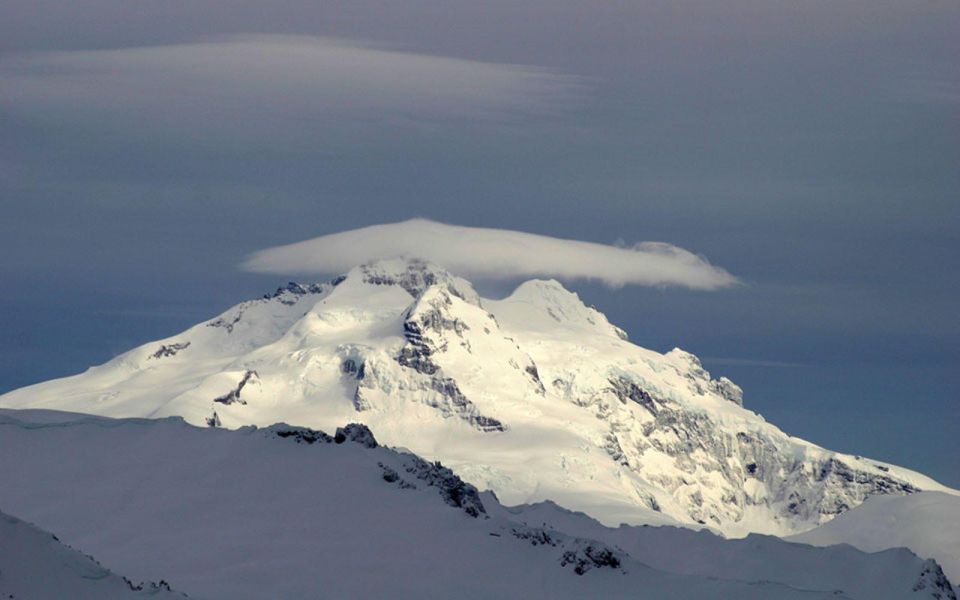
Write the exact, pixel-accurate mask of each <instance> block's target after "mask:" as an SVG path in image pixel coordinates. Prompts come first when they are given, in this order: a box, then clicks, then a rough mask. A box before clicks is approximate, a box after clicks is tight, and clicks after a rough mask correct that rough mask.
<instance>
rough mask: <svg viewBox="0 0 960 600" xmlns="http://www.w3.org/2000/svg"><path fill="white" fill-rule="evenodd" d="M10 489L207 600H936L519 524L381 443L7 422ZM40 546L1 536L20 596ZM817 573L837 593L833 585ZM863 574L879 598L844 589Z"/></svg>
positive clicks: (645, 542)
mask: <svg viewBox="0 0 960 600" xmlns="http://www.w3.org/2000/svg"><path fill="white" fill-rule="evenodd" d="M351 440H354V441H351ZM338 442H341V443H338ZM0 481H3V482H4V485H3V486H0V506H3V507H4V510H8V511H9V512H10V513H12V514H17V515H19V516H21V517H22V518H25V519H29V520H31V521H33V522H35V523H37V524H38V525H39V526H41V527H43V528H45V529H47V530H50V531H56V532H57V534H58V535H59V536H60V538H61V539H62V540H63V541H64V542H65V543H67V544H70V545H71V546H73V547H75V548H78V549H81V550H82V551H83V552H89V553H92V554H94V555H96V556H97V557H98V558H99V559H100V560H103V561H105V564H109V565H110V566H111V568H115V569H117V570H118V571H119V572H122V573H125V574H127V575H128V576H130V577H133V578H134V579H136V580H139V579H147V580H158V579H161V578H162V579H165V580H166V581H169V582H170V583H171V585H172V586H173V587H174V588H175V589H177V590H182V591H183V592H185V593H187V594H188V595H190V597H195V598H207V599H217V598H231V599H233V598H237V599H243V598H265V597H271V598H293V597H318V596H320V597H329V598H352V597H391V598H449V597H460V598H491V597H496V598H560V599H562V598H584V597H604V598H672V597H683V598H744V599H750V598H778V599H791V598H797V599H800V598H803V599H813V598H828V597H829V598H838V597H839V598H863V599H866V598H871V599H879V600H884V599H886V598H891V599H892V598H907V597H909V598H918V599H920V598H933V597H936V596H934V595H933V592H934V591H935V588H933V587H931V585H932V584H934V583H936V580H934V579H932V578H931V577H930V576H929V574H928V573H926V570H927V567H928V566H929V565H927V563H925V562H924V561H923V560H921V559H919V558H917V557H915V556H913V555H912V554H910V553H908V552H905V551H896V552H889V553H885V554H883V555H869V554H865V553H862V552H859V551H856V550H853V549H852V548H846V549H842V550H841V551H833V550H818V549H816V548H813V547H809V546H800V545H796V544H787V543H785V542H781V541H779V540H774V539H772V538H757V539H759V540H760V541H761V542H762V543H764V544H765V545H764V547H761V548H759V551H754V549H753V548H751V544H754V543H756V539H755V538H748V539H747V540H740V541H729V540H723V539H722V538H719V537H716V536H713V535H711V534H709V533H706V532H701V533H696V532H692V531H687V530H682V529H675V528H651V527H637V528H626V527H623V528H619V529H607V528H605V527H603V526H601V525H600V524H599V523H597V522H596V521H593V520H590V519H588V518H586V517H585V516H583V515H575V514H572V513H569V512H567V511H563V510H561V509H558V508H556V507H555V506H552V505H541V506H535V507H519V508H514V509H508V508H504V507H503V506H501V505H500V504H499V503H498V502H497V501H496V499H495V498H494V497H493V495H492V494H489V493H488V494H485V495H483V496H482V497H479V496H477V495H476V492H475V490H473V488H471V487H470V486H468V485H465V484H463V483H462V482H460V481H459V480H458V479H457V478H456V477H455V476H454V475H453V474H452V473H450V472H449V471H447V470H445V469H442V468H440V467H437V466H434V465H431V464H430V463H427V462H425V461H422V460H421V459H419V458H417V457H415V456H413V455H409V454H404V453H401V452H398V451H395V450H391V449H388V448H384V447H377V445H376V444H375V442H374V441H373V439H372V438H371V437H370V435H369V432H368V430H366V429H364V428H361V427H349V428H344V429H343V430H341V431H340V432H338V434H337V436H336V438H335V440H334V438H333V437H332V436H326V435H324V434H322V433H321V432H317V431H310V430H306V429H303V428H295V427H291V426H285V425H277V426H273V427H270V428H267V429H257V428H253V427H245V428H241V429H239V430H235V431H231V430H225V429H221V428H201V427H195V426H191V425H189V424H187V423H185V422H184V421H183V420H181V419H179V418H173V417H171V418H165V419H154V420H151V419H124V420H113V419H107V418H102V417H92V416H88V415H71V414H65V413H48V412H45V411H37V410H28V411H15V410H3V411H0ZM48 539H49V538H48ZM11 540H12V542H11ZM30 543H31V542H24V541H21V540H20V539H18V538H12V537H8V536H7V535H0V548H5V550H4V552H3V553H0V569H2V571H0V589H3V588H2V586H3V585H4V584H5V582H6V581H7V579H6V577H8V575H7V573H12V574H13V577H15V578H16V581H20V580H23V579H24V578H27V579H29V578H30V576H31V574H32V573H34V572H35V571H31V569H40V568H42V566H43V564H44V563H43V562H41V561H40V560H39V559H37V560H33V558H32V556H33V555H26V556H30V559H29V560H28V561H26V562H24V563H18V564H13V563H11V562H10V556H13V555H15V554H16V553H18V552H20V551H21V550H20V549H21V548H30V545H29V544H30ZM4 544H6V545H4ZM10 548H12V550H7V549H10ZM634 553H636V554H634ZM638 557H642V558H638ZM798 557H800V558H799V559H798ZM800 559H802V562H797V561H798V560H800ZM3 561H6V562H3ZM655 561H659V564H656V566H653V565H654V564H655ZM644 563H651V564H644ZM7 565H10V566H9V567H7ZM797 566H802V567H803V568H804V569H825V570H826V574H825V575H824V579H823V580H822V581H819V582H818V581H814V579H815V577H813V576H811V575H809V574H806V575H805V574H803V573H799V574H798V573H795V572H794V571H795V570H796V569H795V567H797ZM661 567H662V568H661ZM8 568H10V569H11V571H8V570H7V569H8ZM844 571H847V572H849V573H854V574H856V576H857V577H863V578H866V579H869V581H842V580H837V577H839V575H838V574H840V573H843V572H844ZM779 578H782V579H779ZM920 583H923V584H924V585H923V586H919V584H920ZM811 584H812V585H813V586H814V589H812V590H811V589H810V588H808V587H804V586H806V585H811ZM825 585H826V586H828V587H830V589H829V590H826V589H825V587H824V586H825ZM835 585H841V586H842V588H843V590H844V591H843V592H842V593H839V594H837V593H834V591H833V590H834V586H835ZM915 588H916V590H915ZM64 589H69V590H71V591H70V593H66V594H64V596H65V597H82V596H80V595H78V594H77V595H75V594H73V593H72V589H73V588H64ZM908 589H909V591H907V590H908ZM914 590H915V591H914ZM29 597H36V596H29ZM40 597H42V596H40ZM98 597H109V596H107V595H103V596H98ZM944 597H945V598H946V597H947V596H944Z"/></svg>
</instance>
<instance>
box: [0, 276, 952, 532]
mask: <svg viewBox="0 0 960 600" xmlns="http://www.w3.org/2000/svg"><path fill="white" fill-rule="evenodd" d="M0 407H8V408H19V409H23V408H46V409H57V410H66V411H75V412H83V413H91V414H97V415H104V416H110V417H150V418H159V417H166V416H182V417H183V418H184V419H186V421H187V422H189V423H192V424H196V425H211V426H217V427H226V428H237V427H241V426H244V425H260V426H265V425H269V424H272V423H275V422H279V421H284V422H289V423H295V424H297V425H302V426H307V427H313V428H317V429H327V430H333V429H335V428H336V427H338V426H340V425H342V424H343V423H348V422H359V423H363V424H366V425H367V426H369V427H370V428H371V429H372V430H373V431H374V432H375V434H376V436H377V438H378V439H379V440H381V442H383V443H385V444H387V445H390V446H397V447H404V448H409V449H410V450H412V451H413V452H415V453H417V454H418V455H421V456H423V457H425V458H426V459H428V460H441V461H442V462H443V463H444V464H446V465H448V466H449V467H451V468H452V469H453V470H454V472H456V473H457V474H458V475H459V476H461V477H463V478H464V479H465V480H466V481H468V482H470V483H471V484H473V485H476V486H477V487H478V488H480V489H489V490H493V491H494V492H495V493H496V494H497V496H498V497H499V498H500V499H501V500H502V501H503V502H504V503H505V504H512V505H517V504H530V503H535V502H540V501H545V500H551V501H554V502H556V503H557V504H559V505H561V506H564V507H566V508H569V509H572V510H578V511H583V512H585V513H587V514H589V515H591V516H592V517H595V518H597V519H598V520H599V521H600V522H602V523H604V524H607V525H618V524H620V523H627V524H683V525H688V526H693V527H708V528H710V529H712V530H714V531H717V532H721V533H723V534H724V535H727V536H742V535H746V534H747V533H750V532H760V533H769V534H776V535H786V534H793V533H799V532H802V531H804V530H808V529H811V528H814V527H816V526H818V525H820V524H822V523H825V522H827V521H829V520H830V519H832V518H834V517H836V516H837V515H839V514H841V513H844V512H845V511H847V510H849V509H851V508H853V507H856V506H858V505H859V504H861V503H862V502H863V501H864V500H865V499H866V498H868V497H870V496H877V495H905V494H912V493H915V492H919V491H941V492H945V493H949V494H956V493H957V492H955V491H953V490H950V489H948V488H945V487H944V486H942V485H940V484H938V483H937V482H935V481H933V480H931V479H930V478H928V477H925V476H923V475H921V474H918V473H915V472H913V471H910V470H907V469H904V468H901V467H897V466H894V465H890V464H886V463H883V462H880V461H875V460H870V459H867V458H863V457H860V456H850V455H845V454H840V453H836V452H831V451H829V450H826V449H823V448H820V447H818V446H816V445H814V444H811V443H809V442H805V441H803V440H800V439H797V438H794V437H791V436H789V435H787V434H785V433H784V432H782V431H781V430H779V429H778V428H777V427H775V426H773V425H772V424H769V423H767V422H766V421H765V420H764V419H763V418H762V417H761V416H760V415H758V414H756V413H754V412H753V411H751V410H750V409H749V407H748V406H744V405H743V392H742V390H741V389H740V388H739V387H738V386H737V385H736V384H735V383H733V382H732V381H730V380H729V379H726V378H723V377H720V378H718V379H714V378H713V377H711V375H710V374H709V373H708V372H707V371H706V370H705V369H704V368H703V366H702V365H701V364H700V361H699V360H698V359H697V358H696V357H695V356H694V355H692V354H690V353H688V352H684V351H682V350H679V349H674V350H672V351H670V352H667V353H666V354H661V353H658V352H655V351H652V350H647V349H644V348H641V347H639V346H637V345H635V344H632V343H631V342H630V341H629V340H627V336H626V335H625V334H624V332H623V331H622V330H620V329H619V328H617V327H616V326H614V325H612V324H611V323H610V322H609V321H608V320H607V319H606V317H604V315H603V314H601V313H600V312H598V311H597V310H595V309H593V308H591V307H588V306H585V305H584V304H583V303H582V302H581V301H580V299H579V298H578V297H577V295H576V294H574V293H571V292H569V291H567V290H566V289H564V288H563V286H561V285H560V284H559V283H558V282H556V281H541V280H534V281H528V282H526V283H523V284H522V285H520V286H519V287H518V288H517V289H516V290H515V291H514V292H513V293H512V294H511V295H510V296H508V297H507V298H504V299H501V300H491V299H486V298H481V297H479V296H478V294H477V293H476V292H475V291H474V289H473V287H472V285H471V284H470V283H469V282H467V281H466V280H464V279H462V278H459V277H457V276H455V275H453V274H451V273H449V272H447V271H444V270H443V269H440V268H438V267H436V266H433V265H431V264H428V263H425V262H422V261H417V260H399V259H398V260H390V261H379V262H374V263H370V264H366V265H362V266H359V267H357V268H355V269H353V270H351V271H350V272H349V273H347V274H346V275H344V276H341V277H338V278H337V279H335V280H333V281H332V282H330V283H324V284H313V285H300V284H290V285H288V286H286V287H284V288H281V289H278V290H277V291H276V293H274V294H271V295H268V296H265V297H263V298H260V299H257V300H253V301H248V302H243V303H241V304H238V305H237V306H235V307H233V308H231V309H230V310H228V311H226V312H225V313H223V314H222V315H219V316H218V317H216V318H214V319H211V320H209V321H206V322H204V323H200V324H198V325H196V326H194V327H192V328H190V329H188V330H186V331H184V332H181V333H179V334H177V335H175V336H172V337H170V338H166V339H163V340H158V341H156V342H151V343H149V344H145V345H143V346H140V347H139V348H136V349H133V350H131V351H129V352H127V353H125V354H122V355H120V356H118V357H116V358H114V359H113V360H111V361H110V362H108V363H106V364H104V365H101V366H99V367H94V368H91V369H89V370H88V371H86V372H85V373H82V374H80V375H76V376H73V377H67V378H64V379H58V380H54V381H49V382H46V383H41V384H38V385H34V386H30V387H27V388H23V389H20V390H15V391H13V392H10V393H8V394H6V395H3V396H0Z"/></svg>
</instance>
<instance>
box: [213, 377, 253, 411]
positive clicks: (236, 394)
mask: <svg viewBox="0 0 960 600" xmlns="http://www.w3.org/2000/svg"><path fill="white" fill-rule="evenodd" d="M254 377H258V375H257V372H256V371H247V372H245V373H244V374H243V378H241V379H240V382H239V383H237V387H235V388H233V389H232V390H230V391H229V392H227V393H226V394H224V395H222V396H217V397H216V398H214V399H213V401H214V402H218V403H220V404H226V405H227V406H229V405H231V404H233V403H234V402H236V403H239V404H246V403H247V401H246V400H244V399H243V398H241V397H240V392H242V391H243V388H244V387H246V385H247V384H248V383H250V380H251V379H253V378H254Z"/></svg>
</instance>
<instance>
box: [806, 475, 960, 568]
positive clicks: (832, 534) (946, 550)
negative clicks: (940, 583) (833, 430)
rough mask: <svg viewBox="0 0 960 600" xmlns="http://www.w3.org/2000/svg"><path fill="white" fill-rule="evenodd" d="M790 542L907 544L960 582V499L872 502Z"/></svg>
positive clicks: (930, 496) (930, 495)
mask: <svg viewBox="0 0 960 600" xmlns="http://www.w3.org/2000/svg"><path fill="white" fill-rule="evenodd" d="M790 539H793V540H796V541H798V542H803V543H806V544H814V545H816V546H827V545H831V544H850V545H851V546H854V547H856V548H860V549H861V550H864V551H867V552H878V551H881V550H886V549H887V548H896V547H898V546H903V547H906V548H910V549H911V550H913V551H914V552H916V553H917V554H918V555H920V556H923V557H929V558H934V559H936V561H937V562H938V563H940V566H941V567H943V570H944V572H945V573H946V575H947V577H949V578H951V581H953V582H954V583H955V584H956V583H958V582H960V498H958V497H957V496H954V495H950V494H944V493H940V492H921V493H919V494H911V495H909V496H892V497H876V498H870V499H869V500H867V501H866V502H864V503H863V504H861V505H860V506H858V507H857V508H854V509H853V510H851V511H849V512H846V513H844V514H842V515H840V516H839V517H837V518H836V519H834V520H833V521H830V522H829V523H826V524H824V525H821V526H820V527H818V528H816V529H814V530H812V531H808V532H806V533H803V534H800V535H797V536H794V537H792V538H790Z"/></svg>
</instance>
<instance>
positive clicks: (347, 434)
mask: <svg viewBox="0 0 960 600" xmlns="http://www.w3.org/2000/svg"><path fill="white" fill-rule="evenodd" d="M333 441H334V442H336V443H337V444H342V443H344V442H355V443H357V444H360V445H361V446H364V447H366V448H376V447H377V446H378V444H377V439H376V438H375V437H373V432H372V431H370V428H369V427H367V426H366V425H362V424H360V423H350V424H348V425H345V426H343V427H338V428H337V433H336V435H335V436H333Z"/></svg>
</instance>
